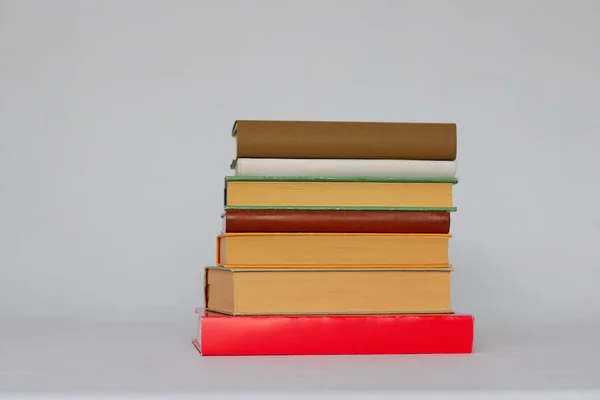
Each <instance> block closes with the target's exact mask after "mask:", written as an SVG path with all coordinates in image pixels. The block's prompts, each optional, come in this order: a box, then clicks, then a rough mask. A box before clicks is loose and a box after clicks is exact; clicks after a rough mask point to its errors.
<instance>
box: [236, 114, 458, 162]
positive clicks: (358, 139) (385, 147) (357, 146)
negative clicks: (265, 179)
mask: <svg viewBox="0 0 600 400" xmlns="http://www.w3.org/2000/svg"><path fill="white" fill-rule="evenodd" d="M232 133H233V136H235V137H236V140H237V157H238V158H242V157H247V158H334V159H335V158H338V159H340V158H356V159H411V160H455V159H456V124H453V123H416V122H412V123H409V122H334V121H248V120H239V121H236V122H235V124H234V126H233V132H232Z"/></svg>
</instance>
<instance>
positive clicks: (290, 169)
mask: <svg viewBox="0 0 600 400" xmlns="http://www.w3.org/2000/svg"><path fill="white" fill-rule="evenodd" d="M234 168H235V175H236V176H311V177H318V176H329V177H334V176H339V177H368V176H370V177H380V176H387V177H399V178H404V177H408V178H454V177H455V176H456V162H455V161H430V160H355V159H352V160H335V159H294V158H289V159H285V158H239V159H237V161H236V163H235V167H234Z"/></svg>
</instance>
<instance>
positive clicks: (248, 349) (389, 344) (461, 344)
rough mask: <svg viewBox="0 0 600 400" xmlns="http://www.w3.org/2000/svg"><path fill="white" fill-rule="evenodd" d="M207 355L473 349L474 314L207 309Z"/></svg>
mask: <svg viewBox="0 0 600 400" xmlns="http://www.w3.org/2000/svg"><path fill="white" fill-rule="evenodd" d="M196 313H197V314H198V315H199V332H200V334H199V337H198V338H195V339H193V341H192V342H193V344H194V346H196V349H198V351H199V352H200V354H202V355H205V356H218V355H221V356H233V355H240V356H251V355H333V354H444V353H446V354H449V353H471V352H472V351H473V329H474V319H473V316H472V315H464V314H444V315H360V316H359V315H335V316H334V315H310V316H308V315H306V316H304V315H302V316H300V315H294V316H283V315H282V316H229V315H223V314H218V313H213V312H210V311H205V310H204V309H201V308H199V309H197V310H196Z"/></svg>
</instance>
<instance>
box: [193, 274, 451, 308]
mask: <svg viewBox="0 0 600 400" xmlns="http://www.w3.org/2000/svg"><path fill="white" fill-rule="evenodd" d="M451 272H452V269H450V268H431V269H402V268H396V269H322V268H321V269H281V270H275V269H227V268H222V267H208V268H207V269H206V277H205V297H206V298H205V302H206V308H207V309H208V310H210V311H216V312H220V313H225V314H232V315H244V314H246V315H268V314H397V313H400V314H406V313H421V314H422V313H436V314H437V313H452V312H453V310H452V308H451V305H450V275H451Z"/></svg>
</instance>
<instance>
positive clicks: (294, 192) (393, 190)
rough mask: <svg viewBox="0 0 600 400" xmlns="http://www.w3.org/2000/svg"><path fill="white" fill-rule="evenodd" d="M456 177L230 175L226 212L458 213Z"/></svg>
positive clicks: (227, 185) (225, 202)
mask: <svg viewBox="0 0 600 400" xmlns="http://www.w3.org/2000/svg"><path fill="white" fill-rule="evenodd" d="M456 183H458V180H457V179H456V178H396V177H313V176H227V177H225V189H224V205H225V209H226V210H236V209H239V210H241V209H245V210H270V209H272V210H365V211H456V207H454V205H453V204H452V190H453V185H455V184H456Z"/></svg>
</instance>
